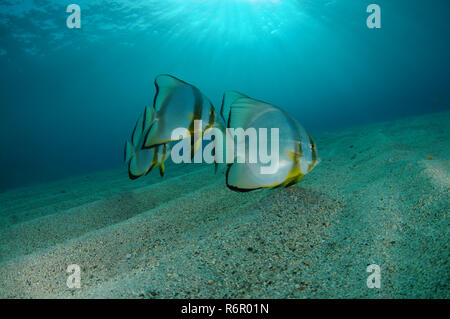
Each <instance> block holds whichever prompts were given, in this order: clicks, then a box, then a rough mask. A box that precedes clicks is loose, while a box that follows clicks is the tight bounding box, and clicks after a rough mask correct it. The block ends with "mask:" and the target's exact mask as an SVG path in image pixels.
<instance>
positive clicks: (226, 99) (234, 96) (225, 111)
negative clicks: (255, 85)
mask: <svg viewBox="0 0 450 319" xmlns="http://www.w3.org/2000/svg"><path fill="white" fill-rule="evenodd" d="M240 98H248V96H247V95H245V94H242V93H239V92H237V91H226V92H225V93H224V94H223V98H222V107H221V109H220V115H221V116H222V119H223V121H224V123H225V125H227V123H228V119H229V117H230V111H231V105H233V103H234V102H235V101H236V100H238V99H240Z"/></svg>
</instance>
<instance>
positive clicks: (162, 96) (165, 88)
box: [153, 74, 198, 112]
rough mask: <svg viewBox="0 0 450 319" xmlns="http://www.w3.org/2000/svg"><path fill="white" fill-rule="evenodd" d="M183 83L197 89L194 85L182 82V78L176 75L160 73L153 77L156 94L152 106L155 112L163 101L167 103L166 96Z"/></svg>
mask: <svg viewBox="0 0 450 319" xmlns="http://www.w3.org/2000/svg"><path fill="white" fill-rule="evenodd" d="M183 85H187V86H190V87H192V88H193V89H195V90H198V89H197V88H196V87H195V86H193V85H191V84H189V83H186V82H184V81H183V80H180V79H177V78H176V77H174V76H172V75H169V74H160V75H158V76H157V77H156V78H155V87H156V94H155V99H154V100H153V107H154V109H155V111H156V112H158V111H159V110H160V109H161V108H162V107H163V105H164V104H165V103H167V102H168V101H167V97H169V96H170V95H171V94H172V92H173V91H174V90H175V89H176V88H178V87H180V86H183Z"/></svg>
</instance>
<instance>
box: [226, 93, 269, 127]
mask: <svg viewBox="0 0 450 319" xmlns="http://www.w3.org/2000/svg"><path fill="white" fill-rule="evenodd" d="M274 109H277V110H278V108H277V107H276V106H274V105H271V104H268V103H265V102H262V101H259V100H255V99H252V98H249V97H242V98H239V99H236V100H235V101H234V103H233V104H232V105H231V107H230V111H229V115H228V120H227V127H230V128H243V129H246V128H248V127H249V126H251V123H252V121H253V119H254V118H256V117H259V116H261V115H262V114H263V113H265V112H267V111H269V110H274Z"/></svg>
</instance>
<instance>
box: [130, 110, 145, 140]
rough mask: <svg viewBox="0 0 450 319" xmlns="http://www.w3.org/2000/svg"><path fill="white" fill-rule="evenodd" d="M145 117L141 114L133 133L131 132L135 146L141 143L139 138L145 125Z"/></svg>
mask: <svg viewBox="0 0 450 319" xmlns="http://www.w3.org/2000/svg"><path fill="white" fill-rule="evenodd" d="M143 123H144V117H143V115H142V114H141V115H139V118H138V119H137V121H136V125H135V126H134V129H133V133H131V144H133V145H134V146H135V147H137V146H138V144H139V139H140V138H141V135H142V131H143V127H144V124H143Z"/></svg>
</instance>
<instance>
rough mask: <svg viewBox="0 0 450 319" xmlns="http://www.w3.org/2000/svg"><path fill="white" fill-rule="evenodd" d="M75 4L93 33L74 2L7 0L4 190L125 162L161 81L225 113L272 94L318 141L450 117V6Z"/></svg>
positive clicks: (269, 0) (268, 1)
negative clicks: (423, 117) (372, 20)
mask: <svg viewBox="0 0 450 319" xmlns="http://www.w3.org/2000/svg"><path fill="white" fill-rule="evenodd" d="M73 2H74V3H77V4H79V5H80V7H81V23H82V27H81V29H68V28H67V27H66V18H67V17H68V15H69V13H66V6H67V5H68V4H69V3H71V2H65V1H56V0H51V1H50V0H49V1H45V2H44V3H45V4H42V1H31V0H28V1H5V0H3V1H2V2H1V3H0V78H1V80H0V147H1V153H0V154H1V155H0V190H1V189H3V190H5V189H10V188H13V187H17V186H23V185H28V184H32V183H37V182H44V181H48V180H53V179H58V178H63V177H66V176H70V175H76V174H82V173H88V172H92V171H96V170H101V169H108V168H114V167H120V166H121V165H122V162H121V161H122V149H123V144H124V141H125V140H126V138H127V137H128V136H129V134H130V131H131V129H132V127H133V125H134V123H135V120H136V118H137V116H138V115H139V113H141V112H142V111H143V108H144V106H145V105H148V104H151V103H152V100H153V95H154V92H155V90H154V86H153V79H154V77H155V76H156V75H157V74H159V73H169V74H173V75H174V76H177V77H179V78H181V79H183V80H185V81H187V82H190V83H192V84H194V85H196V86H197V87H198V88H200V89H201V90H202V91H203V92H204V93H205V94H206V95H207V96H209V98H210V99H211V100H212V101H213V103H214V104H215V106H216V108H219V107H220V101H221V97H222V93H223V91H225V90H230V89H234V90H238V91H241V92H244V93H246V94H248V95H250V96H252V97H254V98H258V99H261V100H266V101H268V102H271V103H273V104H276V105H278V106H280V107H282V108H284V109H285V110H287V111H289V112H290V113H291V114H292V115H294V116H295V117H296V118H297V119H298V121H299V122H300V123H302V124H303V125H304V126H305V127H306V128H307V129H308V130H309V131H310V132H311V133H313V134H314V133H317V132H323V131H329V130H335V129H339V128H343V127H347V126H354V125H363V124H365V123H370V122H375V121H381V120H390V119H395V118H401V117H405V116H409V115H414V114H422V113H428V112H435V111H441V110H448V109H450V93H449V92H450V90H449V81H448V76H449V74H450V62H449V57H450V50H449V46H450V45H449V39H450V23H449V21H450V1H448V0H433V1H411V0H408V1H407V0H372V1H359V0H265V1H264V0H227V1H225V0H203V1H200V0H164V1H163V0H149V1H131V0H121V1H112V0H108V1H95V0H74V1H73ZM370 3H377V4H379V5H380V7H381V24H382V27H381V29H369V28H368V27H367V26H366V19H367V17H368V16H369V13H367V12H366V7H367V6H368V5H369V4H370ZM318 147H319V149H320V145H318Z"/></svg>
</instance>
